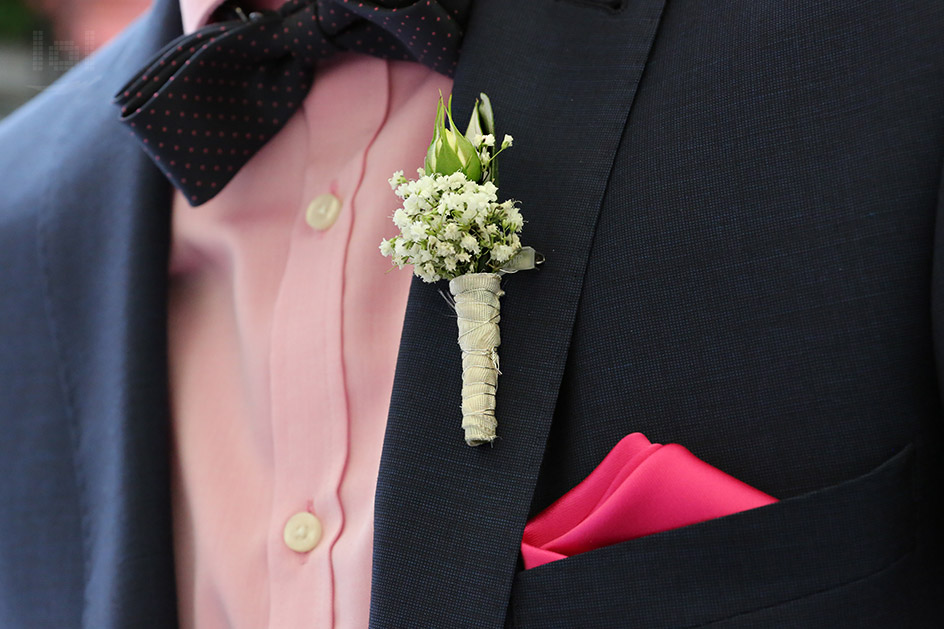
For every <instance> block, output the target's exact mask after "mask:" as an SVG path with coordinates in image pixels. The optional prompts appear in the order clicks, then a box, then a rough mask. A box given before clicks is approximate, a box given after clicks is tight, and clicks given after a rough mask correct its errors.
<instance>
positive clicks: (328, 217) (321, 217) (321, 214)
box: [305, 194, 341, 230]
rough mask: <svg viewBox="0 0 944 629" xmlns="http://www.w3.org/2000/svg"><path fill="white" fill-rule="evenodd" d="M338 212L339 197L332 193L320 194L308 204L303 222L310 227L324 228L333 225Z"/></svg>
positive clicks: (339, 210)
mask: <svg viewBox="0 0 944 629" xmlns="http://www.w3.org/2000/svg"><path fill="white" fill-rule="evenodd" d="M340 213H341V199H339V198H337V197H336V196H334V195H333V194H320V195H318V196H317V197H315V198H314V199H312V201H311V203H309V204H308V209H307V210H306V211H305V222H306V223H308V225H309V226H310V227H311V228H312V229H318V230H325V229H328V228H329V227H331V226H332V225H334V221H336V220H337V218H338V214H340Z"/></svg>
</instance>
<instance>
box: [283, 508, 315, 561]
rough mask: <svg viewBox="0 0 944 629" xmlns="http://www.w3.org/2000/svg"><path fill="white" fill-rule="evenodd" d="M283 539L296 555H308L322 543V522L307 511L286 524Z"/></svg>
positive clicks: (290, 519) (294, 516) (293, 517)
mask: <svg viewBox="0 0 944 629" xmlns="http://www.w3.org/2000/svg"><path fill="white" fill-rule="evenodd" d="M282 539H284V540H285V545H286V546H288V547H289V548H291V549H292V550H294V551H295V552H296V553H307V552H308V551H309V550H311V549H312V548H314V547H315V546H317V545H318V542H320V541H321V520H319V519H318V518H316V517H315V516H314V515H313V514H311V513H308V512H307V511H302V512H301V513H296V514H295V515H293V516H292V517H290V518H289V519H288V522H286V523H285V530H284V531H283V532H282Z"/></svg>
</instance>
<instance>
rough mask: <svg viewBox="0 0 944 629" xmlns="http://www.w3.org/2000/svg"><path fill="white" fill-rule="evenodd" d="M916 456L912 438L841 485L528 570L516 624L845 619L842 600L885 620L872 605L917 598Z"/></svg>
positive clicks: (519, 587)
mask: <svg viewBox="0 0 944 629" xmlns="http://www.w3.org/2000/svg"><path fill="white" fill-rule="evenodd" d="M913 459H914V453H913V447H911V446H909V447H907V448H905V449H904V450H903V451H901V452H900V453H898V454H897V455H895V456H894V457H893V458H891V459H889V460H888V461H886V462H885V463H883V464H882V465H880V466H879V467H877V468H875V469H874V470H872V471H871V472H869V473H867V474H865V475H863V476H860V477H858V478H855V479H853V480H849V481H847V482H844V483H841V484H838V485H833V486H831V487H827V488H825V489H820V490H817V491H815V492H811V493H807V494H803V495H801V496H796V497H793V498H788V499H786V500H782V501H780V502H778V503H775V504H772V505H768V506H765V507H761V508H759V509H754V510H751V511H744V512H741V513H736V514H734V515H730V516H727V517H723V518H718V519H715V520H710V521H707V522H702V523H700V524H695V525H692V526H687V527H683V528H680V529H675V530H672V531H667V532H665V533H659V534H656V535H651V536H648V537H643V538H639V539H635V540H632V541H629V542H624V543H621V544H616V545H613V546H607V547H605V548H601V549H599V550H594V551H591V552H587V553H583V554H580V555H576V556H573V557H569V558H567V559H563V560H560V561H555V562H552V563H549V564H546V565H543V566H540V567H537V568H534V569H531V570H526V571H523V572H520V573H519V574H518V575H517V576H516V577H515V581H514V584H513V589H512V601H511V605H512V609H511V614H510V615H509V624H510V625H511V626H513V627H516V628H518V629H528V628H538V627H540V628H542V629H548V628H553V627H568V628H573V627H581V628H591V627H646V628H649V627H699V626H707V625H712V626H718V627H721V626H740V625H738V624H737V623H738V622H740V620H739V619H741V620H744V621H745V622H747V623H748V624H746V625H744V626H751V625H752V621H751V620H750V618H751V617H752V616H754V617H755V619H756V620H757V621H758V622H760V623H761V625H762V626H767V627H770V626H803V627H820V626H824V627H825V626H829V627H835V626H837V625H836V624H835V623H833V624H828V625H827V624H822V623H823V622H824V621H825V617H824V616H823V611H824V610H829V609H836V608H840V609H845V610H847V611H849V612H852V613H855V612H856V610H857V609H858V610H859V611H860V612H862V613H863V614H865V613H868V618H866V619H865V624H863V623H859V624H856V625H855V626H876V627H877V626H884V625H882V624H874V623H872V622H871V621H870V620H869V618H875V616H874V613H873V612H871V611H869V612H867V610H869V609H870V606H872V607H874V606H875V602H876V601H875V597H876V595H877V594H878V596H880V597H890V598H889V599H888V600H889V601H890V602H889V605H892V604H894V601H905V600H906V599H907V596H904V594H906V593H903V594H902V596H900V597H895V596H894V594H893V593H892V589H894V588H896V587H897V588H904V587H905V586H904V585H903V584H904V583H905V576H906V575H905V574H903V573H905V572H907V571H906V570H905V569H904V567H905V565H906V564H907V560H908V557H909V553H910V552H911V551H912V549H913V548H914V544H915V502H914V500H913V496H912V468H913ZM870 583H871V585H869V584H870ZM863 584H865V585H866V586H867V587H859V586H861V585H863ZM879 593H880V594H879ZM837 599H838V600H837ZM817 601H820V603H817ZM901 604H904V603H901ZM886 607H887V606H886ZM886 607H882V608H881V610H879V611H882V610H885V609H886ZM781 612H782V614H781ZM889 613H894V610H891V611H890V612H889ZM778 614H781V615H784V616H785V615H789V617H790V618H791V619H792V620H791V621H790V622H789V623H786V624H785V623H782V622H780V621H779V620H778ZM797 614H801V616H797ZM732 623H733V624H732ZM754 626H758V625H756V624H754ZM845 626H851V625H845Z"/></svg>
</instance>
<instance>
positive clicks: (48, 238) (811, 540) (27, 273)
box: [0, 0, 944, 629]
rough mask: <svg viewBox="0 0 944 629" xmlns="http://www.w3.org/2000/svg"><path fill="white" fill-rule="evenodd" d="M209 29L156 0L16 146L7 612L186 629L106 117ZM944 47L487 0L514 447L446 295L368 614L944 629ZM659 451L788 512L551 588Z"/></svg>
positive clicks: (794, 24) (693, 9)
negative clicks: (631, 472)
mask: <svg viewBox="0 0 944 629" xmlns="http://www.w3.org/2000/svg"><path fill="white" fill-rule="evenodd" d="M179 31H180V17H179V14H178V12H177V7H176V2H175V1H174V0H157V2H156V4H155V6H154V7H153V9H152V11H151V12H150V13H149V14H148V15H147V16H145V17H144V18H143V19H142V20H141V21H139V22H137V23H136V24H135V25H134V26H132V27H131V28H130V29H129V30H128V31H126V32H125V33H124V34H123V35H122V36H120V37H119V38H118V39H117V40H116V41H114V42H113V43H111V44H110V45H109V46H107V47H106V48H105V49H104V50H103V51H101V52H100V53H99V54H97V55H96V56H95V57H93V58H92V59H90V60H88V61H86V62H85V63H83V64H82V65H81V66H80V67H78V68H76V69H75V70H74V71H72V72H71V73H69V74H68V75H67V76H66V77H64V78H63V79H62V80H61V81H60V82H58V83H57V84H56V85H54V86H53V87H51V88H49V89H48V90H46V91H45V92H44V93H43V94H42V95H41V96H39V97H38V98H37V99H35V100H34V101H33V102H32V103H31V104H29V105H27V106H26V107H24V108H23V109H21V110H20V111H19V112H18V113H17V114H15V115H13V116H11V117H10V118H9V119H7V120H5V121H4V123H3V124H2V125H0V343H2V346H0V347H2V351H0V626H2V627H4V628H6V627H11V628H19V627H29V628H34V627H57V628H61V627H84V628H86V629H110V628H125V627H128V628H140V627H156V628H168V627H173V626H175V624H176V604H175V586H174V579H173V573H174V570H173V543H172V539H171V527H170V502H169V489H168V488H169V474H168V436H167V433H168V403H167V397H168V392H167V377H166V371H167V350H166V331H165V326H166V320H167V303H166V293H167V259H168V247H169V212H168V208H169V207H170V188H169V186H168V184H167V183H166V181H165V180H164V179H163V178H162V177H161V176H160V174H159V172H158V171H157V170H156V169H155V168H154V167H153V165H152V164H151V163H150V162H149V161H148V159H147V158H146V157H145V156H144V154H143V153H142V152H141V151H140V149H139V148H138V146H137V145H136V144H135V142H134V141H133V139H132V138H131V137H130V136H129V134H128V132H127V130H126V129H124V128H123V127H122V126H120V125H119V124H118V122H117V111H116V108H115V107H114V106H113V105H111V103H110V100H111V96H112V94H114V92H115V91H116V90H117V89H118V87H120V86H121V84H122V83H123V82H124V81H125V80H126V79H127V78H128V77H129V76H130V75H131V74H133V72H134V71H135V70H136V69H137V68H138V67H139V66H140V65H141V64H142V63H143V62H144V61H145V60H147V58H148V57H149V56H150V55H151V54H153V52H154V51H155V50H156V49H158V48H159V47H160V46H161V45H162V44H164V43H165V42H167V41H169V40H170V39H171V38H172V37H173V36H175V35H176V34H178V33H179ZM942 33H944V5H942V4H941V3H939V2H915V1H908V2H887V1H885V0H855V1H852V0H849V1H845V0H842V1H837V2H814V1H811V0H798V1H796V2H781V1H779V0H777V1H774V0H769V1H768V0H730V1H727V2H699V1H695V0H672V1H670V2H664V0H476V2H475V4H474V10H473V15H472V18H471V23H470V25H469V30H468V35H467V38H466V41H465V46H464V50H463V54H462V58H461V63H460V67H459V70H458V74H457V76H456V82H455V97H456V104H455V106H456V110H457V111H468V108H469V107H470V105H471V103H472V100H473V99H474V97H475V95H476V94H478V92H480V91H485V92H487V93H488V94H489V95H490V96H491V98H492V101H493V102H494V103H495V104H496V108H497V111H498V120H499V123H500V125H501V128H500V129H499V133H504V132H507V133H511V134H513V135H514V136H515V140H516V142H515V148H514V149H513V150H512V151H509V152H508V153H507V154H506V156H505V157H504V161H503V163H502V193H503V195H505V196H507V197H513V198H516V199H519V200H520V201H521V206H522V208H523V212H524V215H525V217H526V218H527V219H528V221H529V222H528V224H527V225H526V227H525V231H524V239H525V240H526V242H527V244H530V245H532V246H534V247H535V248H536V249H538V250H539V251H541V252H542V253H544V254H545V256H546V257H547V262H546V263H545V264H544V265H543V268H541V270H540V271H532V272H529V273H522V274H520V275H515V276H511V277H509V278H508V279H507V280H506V282H505V290H506V293H507V294H506V296H505V297H504V298H503V309H502V323H501V325H502V341H503V342H502V346H501V355H502V372H503V374H502V379H501V387H500V389H499V392H498V417H499V418H500V427H499V430H500V440H499V441H498V442H497V443H496V444H495V445H494V447H491V448H489V447H482V448H475V449H473V448H468V447H466V446H465V445H464V444H463V443H462V439H461V432H460V431H459V429H458V419H459V417H458V415H459V405H460V401H459V386H458V375H459V370H460V366H459V353H458V351H457V347H456V345H455V329H454V326H455V322H454V318H451V317H450V316H449V312H448V308H447V306H446V304H445V303H444V302H443V300H442V299H441V298H440V297H439V295H438V294H436V290H434V289H432V288H431V287H429V286H425V285H421V284H414V286H413V290H412V291H411V293H410V299H409V304H408V307H407V313H406V318H405V322H404V327H403V334H402V343H401V349H400V357H399V361H398V365H397V373H396V380H395V385H394V392H393V397H392V400H391V404H390V414H389V420H388V426H387V432H386V440H385V444H384V451H383V459H382V462H381V467H380V477H379V480H378V487H377V496H376V498H377V502H376V526H375V530H376V534H375V540H374V572H373V589H372V603H371V619H372V620H371V623H372V626H374V627H377V628H386V627H411V628H412V627H448V628H455V627H475V628H499V627H503V626H504V627H519V628H526V627H542V628H543V627H568V628H571V627H581V628H583V627H702V626H711V627H740V626H745V627H756V626H765V627H773V626H778V627H779V626H784V627H836V626H851V627H891V626H894V627H904V626H915V627H932V626H939V625H940V623H941V618H940V616H941V613H942V611H944V610H942V607H944V603H942V601H944V598H942V591H941V590H942V574H941V573H942V568H941V563H940V546H941V544H940V542H939V540H940V537H941V531H942V522H941V518H940V516H939V515H937V513H936V510H935V507H937V506H940V505H939V504H938V503H939V502H940V499H939V498H940V495H941V479H940V476H941V468H942V465H941V445H942V425H941V424H942V422H941V419H942V413H941V402H940V396H939V386H940V385H939V379H938V374H939V369H938V367H937V366H936V360H935V356H936V353H935V349H934V341H935V339H936V338H937V339H940V338H941V329H942V327H941V326H942V325H944V322H942V320H941V317H942V316H944V304H941V303H940V299H941V296H942V295H944V292H942V289H944V287H942V286H941V281H942V279H941V278H942V274H941V272H942V270H944V267H942V264H944V261H942V260H941V259H940V254H937V253H936V251H937V248H936V246H935V244H936V242H937V241H936V238H940V236H937V237H936V235H935V230H936V225H937V224H940V220H939V217H940V216H941V209H942V205H941V200H940V192H939V186H940V183H941V172H942V159H944V37H942ZM391 203H393V201H391ZM391 207H392V206H391ZM195 211H199V210H195ZM938 229H941V227H938ZM634 431H641V432H643V433H645V434H646V435H647V436H648V437H649V438H650V439H652V440H653V441H658V442H663V443H667V442H677V443H681V444H683V445H685V446H687V447H688V448H690V449H691V450H692V451H693V452H694V453H695V454H696V455H698V456H699V457H701V458H702V459H704V460H706V461H708V462H709V463H711V464H713V465H715V466H717V467H719V468H721V469H723V470H725V471H726V472H728V473H730V474H732V475H734V476H736V477H738V478H740V479H742V480H744V481H745V482H747V483H749V484H751V485H753V486H755V487H757V488H759V489H762V490H763V491H766V492H768V493H770V494H772V495H774V496H777V497H779V498H782V499H783V500H782V501H781V502H779V503H777V504H775V505H772V506H769V507H765V508H762V509H757V510H754V511H749V512H745V513H741V514H736V515H733V516H730V517H725V518H720V519H717V520H712V521H709V522H705V523H703V524H698V525H695V526H690V527H685V528H682V529H677V530H674V531H670V532H667V533H662V534H658V535H653V536H650V537H645V538H641V539H637V540H634V541H630V542H625V543H621V544H616V545H613V546H609V547H606V548H602V549H600V550H596V551H593V552H589V553H586V554H583V555H578V556H575V557H572V558H569V559H565V560H563V561H558V562H554V563H551V564H547V565H545V566H542V567H539V568H536V569H534V570H528V571H522V570H521V564H520V560H519V543H520V539H521V533H522V529H523V527H524V524H525V522H526V520H527V519H528V517H529V516H530V515H533V514H535V513H536V512H538V511H539V510H540V509H542V508H543V507H545V506H547V505H548V504H549V503H550V502H552V501H553V500H554V499H556V498H557V497H559V496H560V495H562V494H563V493H564V492H566V491H567V490H568V489H569V488H571V487H573V486H574V485H575V484H576V483H577V482H579V481H580V480H581V479H582V478H583V477H584V476H585V475H586V474H587V473H589V472H590V470H592V469H593V468H594V467H595V466H596V465H597V464H598V463H599V462H600V461H601V460H602V459H603V457H604V455H605V454H606V453H607V452H608V451H609V449H610V448H612V447H613V445H615V444H616V442H617V441H618V440H619V439H620V438H621V437H622V436H624V435H625V434H627V433H630V432H634Z"/></svg>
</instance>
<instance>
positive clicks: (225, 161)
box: [115, 0, 470, 206]
mask: <svg viewBox="0 0 944 629" xmlns="http://www.w3.org/2000/svg"><path fill="white" fill-rule="evenodd" d="M469 4H470V0H385V1H384V0H375V1H373V2H371V1H369V0H317V1H315V0H289V1H288V2H286V3H285V4H284V5H282V6H281V7H280V8H279V9H278V10H276V11H259V12H252V13H249V14H248V15H247V14H246V13H245V12H244V11H242V10H241V9H239V8H236V7H235V6H233V5H231V4H227V5H224V6H223V8H221V10H220V12H218V14H217V15H222V16H223V18H224V20H225V21H221V22H217V23H214V24H210V25H208V26H204V27H203V28H201V29H199V30H197V31H195V32H193V33H190V34H189V35H184V36H182V37H179V38H178V39H176V40H175V41H173V42H171V43H170V44H168V45H167V46H166V47H164V49H163V50H161V51H160V52H159V53H158V54H157V55H155V57H154V58H153V59H152V60H151V61H150V62H149V63H148V64H147V65H146V66H145V68H144V69H143V70H141V71H140V72H139V73H138V74H137V75H136V76H135V77H134V78H133V79H131V81H129V82H128V84H127V85H125V87H123V88H122V89H121V90H120V91H119V92H118V94H117V95H116V96H115V102H116V103H117V104H118V105H119V106H120V107H121V121H122V122H124V123H125V124H127V125H129V126H130V128H131V132H132V133H133V134H134V135H135V136H136V137H137V139H138V141H139V142H140V143H141V146H142V147H143V148H144V150H145V152H146V153H147V154H148V155H149V156H150V157H151V159H153V160H154V163H155V164H157V166H158V167H159V168H160V169H161V170H162V171H163V172H164V174H165V175H167V178H168V179H170V181H171V182H172V183H173V184H174V186H176V187H177V189H178V190H180V191H181V192H182V193H183V194H184V196H185V197H186V198H187V200H188V201H189V202H190V204H191V205H195V206H196V205H200V204H202V203H205V202H206V201H208V200H209V199H212V198H213V197H214V196H216V194H217V193H219V192H220V190H222V189H223V187H224V186H225V185H226V184H227V183H229V181H230V180H231V179H232V178H233V177H234V176H235V175H236V173H237V172H238V171H239V169H240V168H241V167H242V166H243V165H244V164H245V163H246V162H248V161H249V159H250V158H251V157H252V156H253V155H254V154H255V153H256V152H257V151H258V150H259V149H260V148H262V146H263V145H264V144H265V143H266V142H268V141H269V139H270V138H272V136H274V135H275V134H276V133H277V132H278V131H279V129H281V128H282V127H283V126H284V125H285V123H286V122H288V120H289V118H291V116H292V114H293V113H294V112H295V110H296V109H297V108H298V107H299V106H300V105H301V103H302V101H303V100H304V98H305V96H306V94H307V93H308V90H309V89H310V88H311V84H312V82H313V80H314V71H315V64H316V63H317V61H318V60H319V59H324V58H325V57H328V56H330V55H331V54H333V53H335V52H337V51H340V50H349V51H355V52H362V53H366V54H370V55H374V56H377V57H383V58H387V59H402V60H409V61H418V62H419V63H422V64H424V65H426V66H428V67H430V68H432V69H433V70H435V71H437V72H440V73H442V74H445V75H448V76H451V75H452V73H453V71H454V69H455V66H456V61H457V59H458V54H459V44H460V42H461V40H462V32H463V25H464V23H465V18H466V15H467V13H468V5H469Z"/></svg>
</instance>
